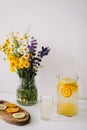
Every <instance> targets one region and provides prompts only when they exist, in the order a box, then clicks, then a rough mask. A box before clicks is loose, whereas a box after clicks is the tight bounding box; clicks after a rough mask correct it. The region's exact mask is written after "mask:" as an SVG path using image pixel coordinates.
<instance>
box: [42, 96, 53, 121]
mask: <svg viewBox="0 0 87 130" xmlns="http://www.w3.org/2000/svg"><path fill="white" fill-rule="evenodd" d="M52 109H53V97H52V96H48V95H44V96H40V117H41V119H43V120H50V119H51V117H52Z"/></svg>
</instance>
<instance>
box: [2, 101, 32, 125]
mask: <svg viewBox="0 0 87 130" xmlns="http://www.w3.org/2000/svg"><path fill="white" fill-rule="evenodd" d="M6 103H10V102H8V101H5V100H0V104H6ZM16 107H18V108H19V111H18V112H24V113H25V116H24V117H23V118H20V119H18V118H14V117H13V114H14V113H8V112H7V111H6V109H7V108H8V107H7V108H6V109H5V110H0V119H3V120H4V121H6V122H8V123H10V124H14V125H25V124H28V123H29V121H30V114H29V112H27V111H26V110H24V109H23V108H21V107H19V106H17V105H16Z"/></svg>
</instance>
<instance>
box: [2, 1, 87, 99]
mask: <svg viewBox="0 0 87 130" xmlns="http://www.w3.org/2000/svg"><path fill="white" fill-rule="evenodd" d="M27 29H28V30H29V31H30V32H31V34H33V35H34V36H35V37H36V38H37V39H38V42H39V44H40V46H41V45H45V46H49V47H50V48H51V52H50V54H49V56H48V57H46V58H44V61H43V65H44V68H43V69H40V70H39V72H38V76H37V77H36V83H37V87H38V91H39V93H40V94H42V93H44V94H45V93H47V94H52V95H55V94H56V85H57V75H58V74H59V73H69V74H70V73H78V75H79V76H80V96H83V95H84V96H86V95H87V36H86V35H87V0H0V43H2V41H4V38H5V36H6V35H7V34H9V32H11V30H14V31H16V32H17V31H18V32H22V33H24V32H25V31H26V30H27ZM17 84H18V77H17V75H16V74H11V73H10V71H9V66H8V65H7V63H6V62H4V61H3V60H2V55H1V54H0V92H6V91H9V92H15V91H16V89H17ZM84 87H85V88H86V91H84V92H83V88H84Z"/></svg>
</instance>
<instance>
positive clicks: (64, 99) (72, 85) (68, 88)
mask: <svg viewBox="0 0 87 130" xmlns="http://www.w3.org/2000/svg"><path fill="white" fill-rule="evenodd" d="M57 98H58V101H57V113H58V114H63V115H65V116H73V115H74V114H76V113H77V112H78V84H77V80H76V79H74V78H71V77H70V78H65V77H63V78H60V79H59V81H58V85H57Z"/></svg>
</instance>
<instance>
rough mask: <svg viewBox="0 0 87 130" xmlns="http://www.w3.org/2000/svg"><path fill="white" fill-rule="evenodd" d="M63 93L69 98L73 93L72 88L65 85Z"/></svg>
mask: <svg viewBox="0 0 87 130" xmlns="http://www.w3.org/2000/svg"><path fill="white" fill-rule="evenodd" d="M61 94H62V95H63V96H64V97H66V98H68V97H70V96H71V95H72V91H71V89H70V88H69V87H66V86H64V87H63V88H62V89H61Z"/></svg>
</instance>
